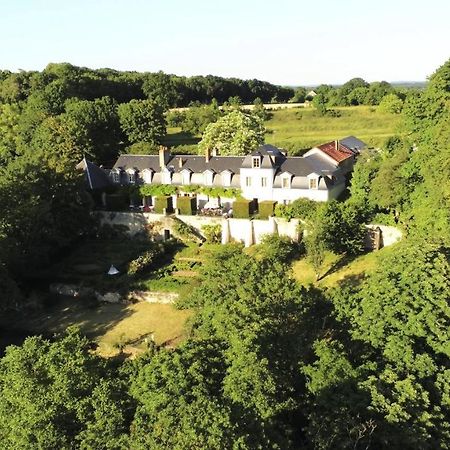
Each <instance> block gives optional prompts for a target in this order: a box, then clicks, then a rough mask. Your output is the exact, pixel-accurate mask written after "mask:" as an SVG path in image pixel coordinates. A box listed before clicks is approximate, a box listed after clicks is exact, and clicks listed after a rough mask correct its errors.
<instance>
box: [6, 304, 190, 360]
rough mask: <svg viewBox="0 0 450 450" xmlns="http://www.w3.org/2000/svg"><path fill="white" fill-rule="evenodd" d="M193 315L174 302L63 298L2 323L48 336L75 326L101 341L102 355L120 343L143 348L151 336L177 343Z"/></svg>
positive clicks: (131, 351)
mask: <svg viewBox="0 0 450 450" xmlns="http://www.w3.org/2000/svg"><path fill="white" fill-rule="evenodd" d="M191 314H192V313H191V312H190V311H187V310H184V311H180V310H177V309H176V308H175V307H173V306H172V305H161V304H155V303H146V302H140V303H136V304H130V305H123V304H100V305H98V306H95V307H94V306H93V305H92V303H91V304H90V303H89V301H87V300H81V299H73V298H64V297H60V298H57V299H55V300H54V301H53V302H52V303H51V304H48V305H47V306H45V307H44V308H43V309H40V310H38V311H35V312H33V313H27V314H26V315H22V316H21V317H19V318H17V315H16V316H15V317H14V321H13V322H11V320H9V319H8V317H3V318H2V319H1V320H0V323H1V322H4V323H3V324H4V325H5V326H7V327H8V329H9V330H22V331H23V332H24V334H28V335H29V334H44V335H46V336H51V335H53V334H55V333H56V334H58V333H62V332H64V330H65V329H66V328H67V327H69V326H71V325H75V326H77V327H79V328H80V331H81V333H82V334H84V335H85V336H87V337H88V338H89V339H91V340H92V341H94V342H96V343H97V344H98V349H97V350H98V353H99V354H101V355H103V356H113V355H115V354H117V353H118V352H119V345H122V346H123V347H124V349H123V351H124V353H128V354H129V355H134V354H136V353H138V352H139V351H142V350H143V349H144V347H145V345H144V339H145V338H148V337H149V336H150V335H153V339H154V340H155V342H156V343H157V344H170V345H176V344H177V343H179V342H180V341H182V340H183V339H184V337H185V323H186V320H187V319H188V318H189V317H190V316H191ZM12 323H13V324H12ZM11 324H12V325H11Z"/></svg>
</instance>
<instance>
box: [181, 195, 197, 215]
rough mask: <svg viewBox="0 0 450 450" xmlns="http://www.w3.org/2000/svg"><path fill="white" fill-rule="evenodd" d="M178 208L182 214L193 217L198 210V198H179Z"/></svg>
mask: <svg viewBox="0 0 450 450" xmlns="http://www.w3.org/2000/svg"><path fill="white" fill-rule="evenodd" d="M177 208H178V209H179V210H180V214H183V215H186V216H192V215H193V214H195V212H196V210H197V197H178V198H177Z"/></svg>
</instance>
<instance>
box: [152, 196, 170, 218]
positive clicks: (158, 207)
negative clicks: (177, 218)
mask: <svg viewBox="0 0 450 450" xmlns="http://www.w3.org/2000/svg"><path fill="white" fill-rule="evenodd" d="M164 209H165V210H166V212H168V213H170V212H173V207H172V197H171V196H170V195H161V196H158V197H155V212H156V213H158V214H163V213H164Z"/></svg>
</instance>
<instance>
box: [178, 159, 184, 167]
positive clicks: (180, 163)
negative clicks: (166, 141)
mask: <svg viewBox="0 0 450 450" xmlns="http://www.w3.org/2000/svg"><path fill="white" fill-rule="evenodd" d="M183 162H184V161H183V158H179V159H178V168H179V169H181V168H182V167H183Z"/></svg>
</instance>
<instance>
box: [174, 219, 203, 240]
mask: <svg viewBox="0 0 450 450" xmlns="http://www.w3.org/2000/svg"><path fill="white" fill-rule="evenodd" d="M172 231H173V232H174V233H175V234H176V235H177V236H178V237H179V238H180V239H181V240H183V241H188V242H198V241H199V240H201V239H200V238H199V236H198V233H197V230H196V229H195V228H194V227H191V226H190V225H188V224H187V223H186V222H183V221H182V220H180V219H177V218H176V217H175V218H174V219H173V226H172Z"/></svg>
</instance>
